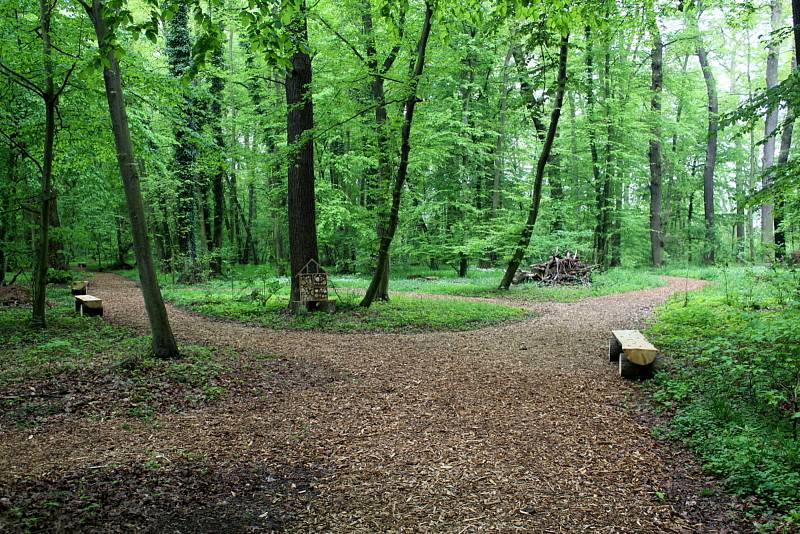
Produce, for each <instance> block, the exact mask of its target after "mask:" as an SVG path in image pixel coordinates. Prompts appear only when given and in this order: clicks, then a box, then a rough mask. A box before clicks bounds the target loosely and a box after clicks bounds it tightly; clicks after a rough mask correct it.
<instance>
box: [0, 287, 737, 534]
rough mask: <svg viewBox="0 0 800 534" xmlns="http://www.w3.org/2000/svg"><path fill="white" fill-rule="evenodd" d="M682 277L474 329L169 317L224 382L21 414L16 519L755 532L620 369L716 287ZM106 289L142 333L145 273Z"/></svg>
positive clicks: (0, 446) (9, 507) (260, 526)
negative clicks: (51, 415)
mask: <svg viewBox="0 0 800 534" xmlns="http://www.w3.org/2000/svg"><path fill="white" fill-rule="evenodd" d="M667 281H668V284H667V285H665V286H663V287H657V288H652V289H645V290H640V291H635V292H628V293H621V294H616V295H607V296H602V297H593V298H587V299H584V300H581V301H579V302H572V303H555V302H530V303H525V307H526V308H527V309H529V310H531V311H533V312H534V313H535V316H534V317H531V318H528V319H525V320H523V321H515V322H511V323H506V324H502V325H495V326H490V327H486V328H481V329H478V330H473V331H468V332H427V333H425V332H423V333H413V334H403V333H391V334H389V333H328V332H302V331H273V330H267V329H264V328H262V327H257V326H248V325H243V324H238V323H234V322H231V321H219V320H214V319H211V318H207V317H204V316H201V315H199V314H196V313H192V312H189V311H185V310H183V309H180V308H175V307H170V310H169V311H170V318H171V321H172V325H173V329H174V331H175V333H176V335H177V336H178V338H179V339H180V340H181V341H182V342H185V343H192V344H200V345H206V346H210V347H216V348H217V349H220V352H219V356H218V357H219V358H221V359H223V360H224V362H223V364H222V365H224V367H223V368H224V371H222V373H223V374H224V373H228V374H230V375H231V377H229V378H228V379H226V378H224V377H223V379H222V380H221V383H223V384H227V385H228V386H229V387H228V389H227V393H225V394H222V395H221V396H220V398H219V399H217V400H216V402H213V403H208V404H203V405H193V404H181V403H180V402H177V400H176V402H175V404H173V405H172V406H171V407H170V409H163V410H158V411H157V412H156V413H155V414H154V415H153V417H150V418H147V419H141V418H140V419H132V418H130V417H126V416H124V415H120V414H117V413H116V412H112V413H111V414H108V413H106V414H103V413H99V414H98V412H95V413H94V415H91V414H90V415H86V414H83V415H81V411H80V409H74V410H67V412H69V413H64V414H62V415H61V416H60V417H59V418H56V419H55V420H53V421H50V422H48V423H46V424H43V425H41V426H37V427H14V426H12V425H5V426H4V427H2V428H1V429H0V495H2V498H1V499H0V530H2V526H3V523H4V521H5V523H6V525H7V526H10V527H13V528H14V529H16V528H19V524H18V523H14V521H13V517H15V516H14V514H15V513H16V517H19V518H22V517H23V516H25V514H26V513H29V512H27V511H26V510H25V509H26V508H29V509H35V510H36V511H37V513H39V514H40V515H42V516H43V517H46V522H47V523H48V525H47V526H48V527H49V528H47V530H66V531H74V530H81V531H92V530H95V531H103V532H110V531H119V532H130V531H134V530H140V531H152V532H161V531H176V532H177V531H182V532H215V531H226V532H244V531H271V530H282V531H291V532H313V531H333V532H379V531H381V532H382V531H437V532H457V533H466V532H477V531H502V532H508V531H512V530H521V531H528V532H548V533H549V532H553V533H555V532H745V531H748V530H752V527H750V526H748V525H747V524H746V523H742V522H740V519H739V518H740V517H741V516H740V514H739V513H737V512H738V511H740V510H741V508H742V507H743V503H741V502H738V501H736V500H735V499H734V498H732V497H730V496H727V495H726V494H725V493H724V492H723V491H722V489H721V484H720V483H719V482H718V481H717V480H715V479H714V478H712V477H709V476H707V475H705V474H704V473H703V471H702V470H701V469H700V468H699V467H698V466H697V464H696V463H695V462H694V461H693V459H692V456H691V455H690V454H689V453H688V452H686V451H685V450H684V449H682V448H681V447H679V446H676V445H673V444H671V443H666V442H662V441H658V440H656V439H655V438H653V437H652V436H651V429H652V425H653V424H654V419H653V416H652V415H650V413H651V412H650V410H649V408H648V407H647V406H646V404H645V401H644V395H643V394H642V392H641V390H640V389H639V388H638V387H637V386H635V385H633V384H631V383H629V382H625V381H622V380H620V379H619V378H618V377H617V374H616V368H615V366H613V365H611V364H609V363H608V361H607V343H608V336H609V332H610V330H611V329H613V328H635V327H640V326H641V325H642V324H643V320H644V319H645V317H646V316H647V315H648V314H649V313H650V311H651V310H652V309H653V308H654V307H655V306H657V305H659V304H660V303H661V302H663V301H664V299H665V298H666V297H667V296H669V295H670V294H672V293H675V292H678V291H682V290H684V289H689V290H692V289H696V288H698V287H700V286H701V285H702V284H703V283H704V282H701V281H697V280H688V281H686V280H684V279H678V278H669V279H667ZM92 293H93V294H96V295H97V296H99V297H101V298H103V299H104V303H105V310H106V317H105V319H106V320H108V321H110V322H111V323H113V324H117V325H124V326H125V327H132V328H134V329H136V330H138V331H144V330H145V327H146V324H147V320H146V315H145V312H144V306H143V302H142V299H141V294H140V292H139V290H138V289H137V287H136V285H135V284H134V282H132V281H130V280H128V279H125V278H122V277H120V276H116V275H112V274H98V275H97V276H96V278H95V280H94V282H93V290H92ZM515 302H516V303H517V305H519V304H520V303H519V301H515ZM98 387H102V384H100V385H99V386H98ZM83 394H84V395H87V394H88V395H91V391H89V392H88V393H87V392H85V391H84V392H83ZM98 395H99V393H98ZM87 403H88V404H89V405H91V400H89V401H87V402H84V404H87ZM48 499H49V500H48ZM48 503H49V504H48ZM48 506H49V507H50V508H49V509H48ZM41 527H42V523H41V521H40V522H39V524H38V527H37V528H41Z"/></svg>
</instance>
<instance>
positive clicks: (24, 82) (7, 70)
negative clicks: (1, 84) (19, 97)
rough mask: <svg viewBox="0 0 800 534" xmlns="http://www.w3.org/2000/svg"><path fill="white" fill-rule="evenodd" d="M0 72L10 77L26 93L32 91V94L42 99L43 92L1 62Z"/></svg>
mask: <svg viewBox="0 0 800 534" xmlns="http://www.w3.org/2000/svg"><path fill="white" fill-rule="evenodd" d="M0 70H2V71H3V72H5V73H6V74H7V75H8V76H10V77H11V79H12V80H14V81H15V82H16V83H17V84H19V85H20V86H22V87H24V88H25V89H27V90H28V91H32V92H34V93H36V94H37V95H39V96H40V97H42V98H44V92H43V91H42V90H41V89H39V88H38V87H37V86H36V84H34V83H33V82H32V81H31V80H29V79H28V78H26V77H25V76H23V75H22V74H20V73H18V72H16V71H15V70H12V69H10V68H8V67H7V66H6V65H5V64H4V63H2V62H0Z"/></svg>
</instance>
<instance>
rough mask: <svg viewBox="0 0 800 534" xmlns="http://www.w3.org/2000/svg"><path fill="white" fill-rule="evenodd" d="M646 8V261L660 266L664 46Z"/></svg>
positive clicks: (661, 241) (653, 20) (662, 242)
mask: <svg viewBox="0 0 800 534" xmlns="http://www.w3.org/2000/svg"><path fill="white" fill-rule="evenodd" d="M649 7H650V24H649V27H650V33H651V35H652V39H653V49H652V51H651V55H650V67H651V83H650V89H651V91H652V92H653V95H652V98H651V99H650V110H651V111H652V114H653V117H652V121H653V124H652V127H651V130H650V151H649V158H650V261H651V263H652V265H653V267H660V266H661V264H662V262H663V257H664V238H663V234H662V231H661V93H662V90H663V86H664V82H663V74H662V68H663V62H664V43H663V42H662V40H661V32H660V31H659V29H658V21H657V20H656V14H655V11H654V9H655V8H654V7H653V6H652V4H651V5H650V6H649Z"/></svg>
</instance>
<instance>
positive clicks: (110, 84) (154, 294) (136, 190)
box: [80, 0, 178, 358]
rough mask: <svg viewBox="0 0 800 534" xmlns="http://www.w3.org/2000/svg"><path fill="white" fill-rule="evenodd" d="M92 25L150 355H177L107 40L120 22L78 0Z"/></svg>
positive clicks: (96, 4)
mask: <svg viewBox="0 0 800 534" xmlns="http://www.w3.org/2000/svg"><path fill="white" fill-rule="evenodd" d="M80 1H81V5H83V7H84V9H85V10H86V12H87V13H88V15H89V17H90V19H91V21H92V24H93V25H94V30H95V35H96V37H97V44H98V47H99V51H100V54H101V57H100V60H101V62H102V65H103V82H104V84H105V90H106V99H107V100H108V112H109V115H110V117H111V128H112V130H113V132H114V144H115V146H116V152H117V163H118V164H119V173H120V176H121V177H122V184H123V188H124V190H125V200H126V202H127V206H128V217H129V219H130V223H131V233H132V234H133V251H134V255H135V256H136V268H137V270H138V272H139V282H140V284H141V287H142V296H143V297H144V305H145V309H146V311H147V318H148V320H149V322H150V332H151V334H152V345H151V346H152V349H153V354H154V355H155V356H157V357H160V358H171V357H176V356H178V345H177V343H176V342H175V336H174V335H173V334H172V328H171V327H170V324H169V317H168V316H167V309H166V307H165V306H164V300H163V299H162V297H161V289H160V287H159V286H158V278H157V276H156V270H155V266H154V264H153V256H152V252H151V250H150V238H149V236H148V233H147V221H146V220H145V212H144V202H143V201H142V192H141V188H140V185H139V166H138V164H137V163H136V157H135V155H134V149H133V143H132V142H131V134H130V131H129V129H128V114H127V112H126V110H125V99H124V95H123V90H122V76H121V72H120V68H119V61H118V60H117V56H116V52H115V48H114V45H113V43H112V42H111V41H110V39H109V37H110V34H111V32H110V28H115V27H117V26H118V24H119V21H115V20H111V21H109V20H106V18H105V17H106V14H107V13H108V12H109V11H108V10H107V9H106V8H105V6H104V5H103V2H102V0H93V1H92V3H91V4H88V3H86V2H84V0H80Z"/></svg>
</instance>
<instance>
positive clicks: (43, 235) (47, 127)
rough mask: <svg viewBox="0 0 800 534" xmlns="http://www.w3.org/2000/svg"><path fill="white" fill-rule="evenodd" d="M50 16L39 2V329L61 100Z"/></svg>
mask: <svg viewBox="0 0 800 534" xmlns="http://www.w3.org/2000/svg"><path fill="white" fill-rule="evenodd" d="M51 13H52V11H51V9H50V6H48V5H47V4H46V2H45V0H39V24H40V25H41V35H42V52H43V57H44V76H45V80H44V83H45V87H44V90H43V91H42V93H41V96H42V98H43V99H44V109H45V123H44V149H43V155H42V168H41V173H42V174H41V178H42V198H41V201H40V211H39V240H38V242H37V248H36V264H35V269H34V277H33V314H32V318H31V323H32V325H33V326H34V327H37V328H44V327H45V326H46V325H47V322H46V319H45V302H46V301H45V297H46V291H47V269H48V260H49V253H48V248H49V244H50V237H49V231H50V207H51V205H52V204H51V200H52V195H53V191H52V175H53V143H54V140H55V134H56V106H57V105H58V96H57V95H56V89H55V84H54V82H53V59H52V50H51V47H50V19H51Z"/></svg>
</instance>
